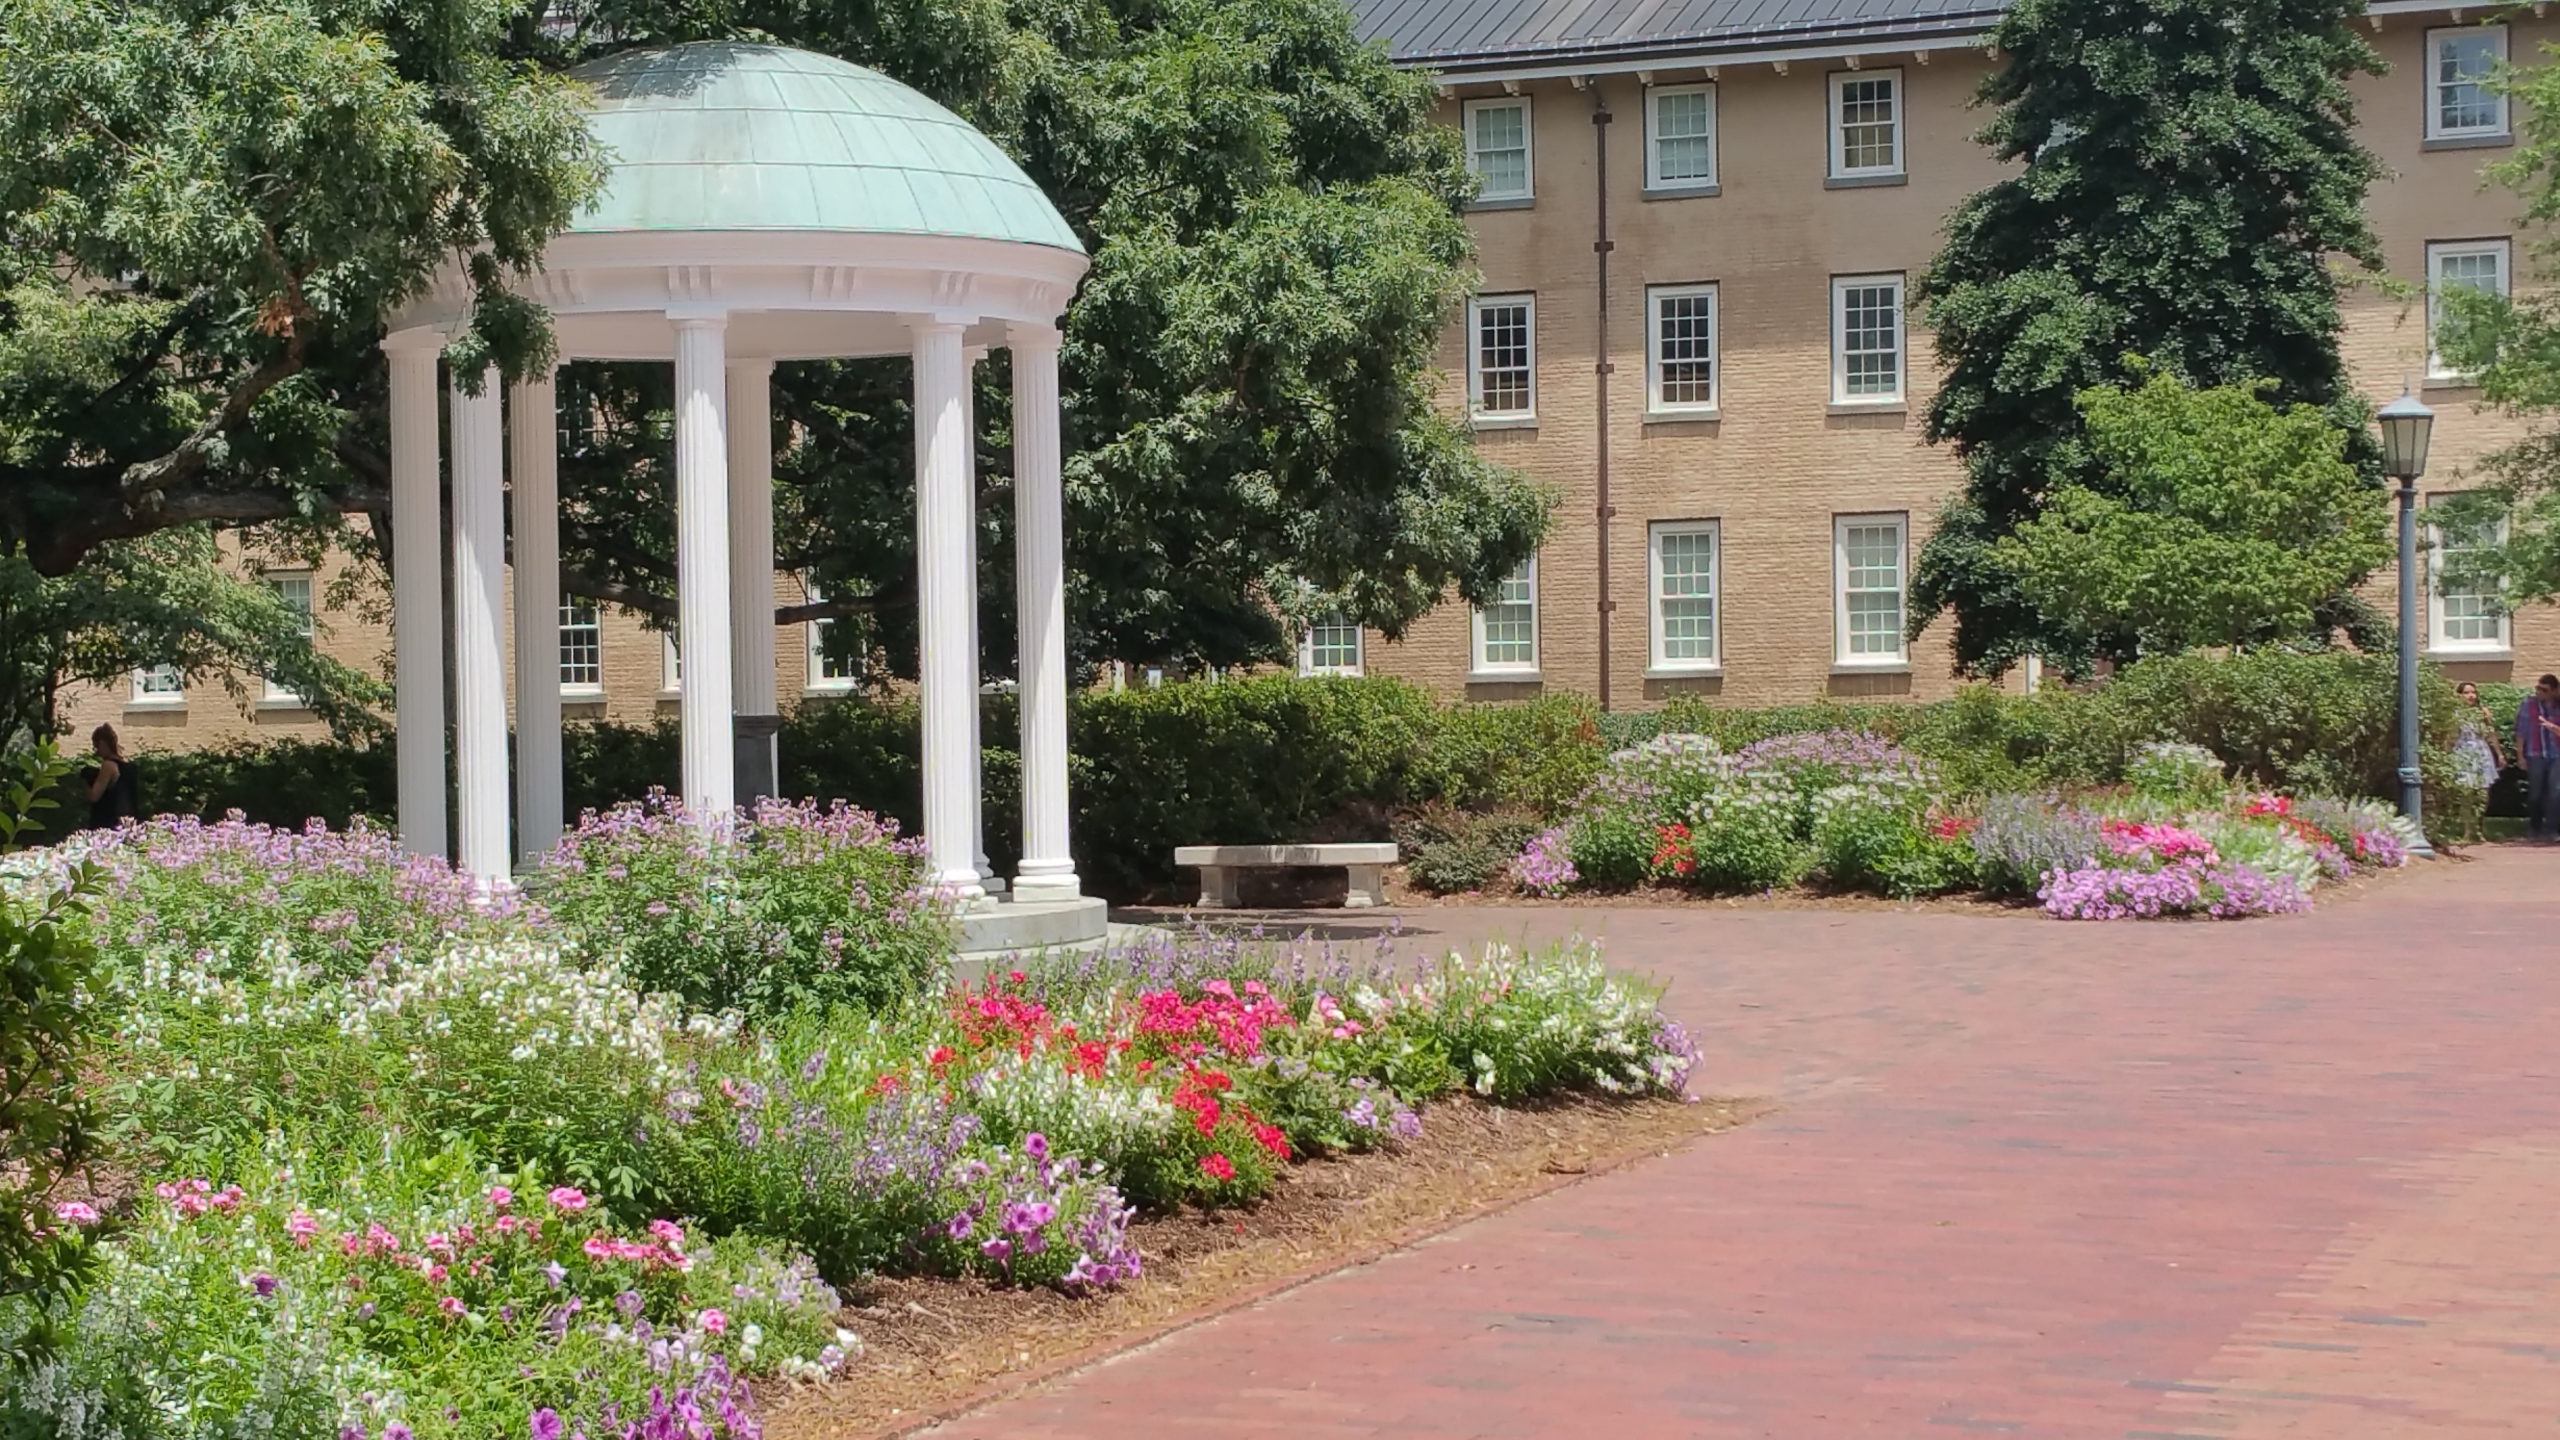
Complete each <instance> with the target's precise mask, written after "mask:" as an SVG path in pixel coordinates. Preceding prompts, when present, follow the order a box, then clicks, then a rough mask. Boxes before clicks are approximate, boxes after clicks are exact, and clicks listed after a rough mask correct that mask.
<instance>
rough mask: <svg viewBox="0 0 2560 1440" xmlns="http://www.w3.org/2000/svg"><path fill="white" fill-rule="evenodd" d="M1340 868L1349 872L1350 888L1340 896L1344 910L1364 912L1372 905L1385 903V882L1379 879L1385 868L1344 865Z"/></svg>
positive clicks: (1380, 866) (1381, 866)
mask: <svg viewBox="0 0 2560 1440" xmlns="http://www.w3.org/2000/svg"><path fill="white" fill-rule="evenodd" d="M1342 868H1343V869H1345V870H1347V871H1349V872H1351V887H1350V888H1349V889H1348V890H1346V891H1344V892H1343V896H1342V906H1343V908H1344V909H1346V910H1366V909H1368V908H1369V907H1370V906H1372V905H1384V904H1386V903H1387V888H1386V882H1385V880H1384V879H1382V878H1381V877H1382V875H1383V873H1384V872H1385V870H1386V867H1385V866H1383V865H1345V866H1344V867H1342Z"/></svg>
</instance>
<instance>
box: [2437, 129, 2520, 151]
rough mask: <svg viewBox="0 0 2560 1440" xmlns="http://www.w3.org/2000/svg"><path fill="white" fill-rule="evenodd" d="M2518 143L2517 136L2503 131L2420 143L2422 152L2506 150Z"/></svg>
mask: <svg viewBox="0 0 2560 1440" xmlns="http://www.w3.org/2000/svg"><path fill="white" fill-rule="evenodd" d="M2515 143H2516V137H2515V135H2514V134H2513V133H2512V132H2510V131H2505V130H2501V131H2499V132H2498V133H2496V134H2494V135H2438V136H2435V137H2433V138H2431V139H2427V140H2422V141H2420V142H2419V143H2418V148H2419V149H2420V150H2504V149H2506V148H2507V147H2509V146H2511V145H2513V144H2515Z"/></svg>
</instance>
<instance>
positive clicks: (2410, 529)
mask: <svg viewBox="0 0 2560 1440" xmlns="http://www.w3.org/2000/svg"><path fill="white" fill-rule="evenodd" d="M2376 418H2377V419H2378V420H2380V422H2381V424H2382V473H2383V474H2385V475H2388V476H2390V477H2391V478H2392V479H2394V480H2397V481H2399V482H2400V813H2401V814H2403V815H2406V816H2408V817H2409V821H2410V823H2411V824H2414V825H2417V826H2419V827H2420V829H2419V838H2418V842H2417V844H2416V845H2415V846H2414V847H2412V849H2413V852H2414V853H2416V854H2418V855H2422V856H2423V855H2431V854H2433V853H2434V852H2433V851H2432V850H2430V849H2429V848H2428V847H2427V842H2426V832H2425V821H2424V819H2423V818H2422V817H2421V815H2420V813H2419V805H2420V803H2421V802H2420V786H2419V782H2418V476H2419V475H2421V474H2423V473H2424V472H2425V471H2426V468H2427V437H2428V434H2429V432H2430V431H2432V430H2434V429H2435V424H2436V412H2434V411H2433V410H2430V409H2428V408H2427V407H2426V406H2425V405H2424V404H2421V403H2420V402H2419V400H2418V397H2417V396H2415V395H2412V394H2410V393H2409V388H2408V386H2407V385H2405V384H2404V385H2402V386H2401V387H2400V398H2399V399H2397V400H2394V401H2392V402H2391V403H2390V404H2388V405H2385V406H2383V407H2382V413H2381V414H2380V415H2379V416H2377V417H2376Z"/></svg>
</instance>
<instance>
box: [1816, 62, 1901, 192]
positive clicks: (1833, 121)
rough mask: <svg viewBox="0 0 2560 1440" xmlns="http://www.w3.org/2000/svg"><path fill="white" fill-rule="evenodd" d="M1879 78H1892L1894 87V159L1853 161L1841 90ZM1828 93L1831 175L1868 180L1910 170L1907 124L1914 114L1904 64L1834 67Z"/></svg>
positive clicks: (1828, 80)
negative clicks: (1878, 67) (1871, 162)
mask: <svg viewBox="0 0 2560 1440" xmlns="http://www.w3.org/2000/svg"><path fill="white" fill-rule="evenodd" d="M1875 80H1883V81H1887V82H1890V84H1891V85H1892V87H1893V101H1892V103H1893V160H1892V162H1891V163H1889V164H1884V165H1851V164H1850V163H1849V159H1848V154H1847V143H1848V130H1847V127H1846V125H1845V124H1844V123H1843V120H1842V117H1841V113H1840V107H1841V105H1842V104H1843V103H1844V98H1843V96H1842V94H1841V92H1842V91H1843V90H1845V89H1846V88H1847V87H1849V86H1850V85H1853V84H1863V83H1866V82H1869V81H1875ZM1824 93H1825V95H1826V96H1828V98H1829V113H1828V116H1827V118H1826V121H1825V123H1824V127H1823V128H1824V131H1825V132H1826V135H1827V137H1828V138H1827V141H1826V145H1827V151H1826V153H1827V154H1828V155H1829V156H1830V160H1831V168H1830V170H1829V171H1828V172H1827V173H1828V175H1829V177H1830V178H1831V179H1834V180H1864V179H1870V178H1883V177H1885V176H1893V175H1907V174H1909V173H1910V162H1909V153H1910V152H1909V151H1908V149H1907V148H1906V147H1905V131H1906V128H1907V127H1906V125H1905V123H1904V122H1905V120H1906V118H1907V117H1908V115H1909V114H1910V108H1911V107H1910V104H1909V100H1910V91H1909V90H1908V88H1907V87H1905V86H1904V84H1903V81H1902V70H1901V68H1900V67H1898V66H1897V67H1895V68H1893V69H1890V70H1834V71H1832V72H1831V74H1830V76H1829V77H1828V79H1827V81H1826V89H1825V91H1824Z"/></svg>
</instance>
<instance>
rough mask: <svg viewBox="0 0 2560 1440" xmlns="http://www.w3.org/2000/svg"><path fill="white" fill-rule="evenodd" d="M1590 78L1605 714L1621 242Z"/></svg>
mask: <svg viewBox="0 0 2560 1440" xmlns="http://www.w3.org/2000/svg"><path fill="white" fill-rule="evenodd" d="M1586 83H1587V84H1589V85H1590V87H1591V165H1592V172H1593V174H1594V176H1595V177H1596V179H1597V182H1598V191H1599V204H1598V206H1597V207H1596V210H1597V213H1598V216H1599V221H1598V230H1597V231H1596V233H1595V235H1594V237H1593V239H1592V241H1591V255H1592V270H1593V284H1594V285H1596V286H1597V287H1598V289H1599V294H1600V304H1599V306H1598V309H1597V310H1596V312H1595V313H1596V314H1597V315H1598V317H1599V321H1598V334H1597V336H1596V337H1595V338H1594V340H1593V349H1592V356H1593V360H1592V366H1591V375H1592V390H1593V391H1594V393H1595V394H1596V396H1597V399H1596V400H1595V401H1594V402H1593V403H1594V404H1595V405H1596V406H1597V408H1598V412H1599V413H1598V425H1597V426H1596V434H1597V446H1598V450H1599V455H1598V461H1597V464H1596V465H1595V466H1594V469H1593V476H1594V479H1595V481H1596V485H1595V487H1594V488H1595V489H1596V490H1597V491H1598V496H1597V500H1598V505H1597V515H1598V518H1599V521H1600V523H1599V525H1598V527H1597V532H1598V535H1599V541H1600V555H1599V561H1600V613H1599V620H1600V709H1601V711H1602V713H1604V714H1605V713H1607V711H1608V709H1609V613H1610V612H1611V611H1613V610H1615V609H1616V608H1617V605H1618V602H1617V601H1615V600H1613V599H1611V598H1609V522H1610V520H1611V519H1613V518H1614V517H1615V516H1616V515H1617V513H1618V512H1617V508H1616V507H1615V506H1612V505H1611V504H1610V503H1609V376H1610V375H1611V374H1612V373H1614V372H1615V371H1616V369H1617V367H1616V366H1615V365H1613V364H1612V363H1611V362H1610V359H1609V252H1610V251H1612V250H1614V249H1616V248H1617V242H1616V241H1614V240H1612V239H1610V238H1609V121H1610V118H1611V117H1610V114H1609V102H1608V100H1607V98H1606V97H1604V96H1603V95H1602V94H1601V93H1600V79H1599V77H1598V76H1591V77H1589V78H1588V80H1587V81H1586Z"/></svg>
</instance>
